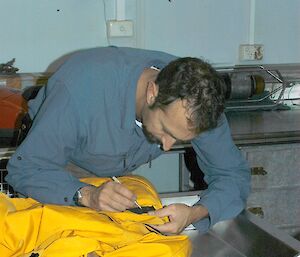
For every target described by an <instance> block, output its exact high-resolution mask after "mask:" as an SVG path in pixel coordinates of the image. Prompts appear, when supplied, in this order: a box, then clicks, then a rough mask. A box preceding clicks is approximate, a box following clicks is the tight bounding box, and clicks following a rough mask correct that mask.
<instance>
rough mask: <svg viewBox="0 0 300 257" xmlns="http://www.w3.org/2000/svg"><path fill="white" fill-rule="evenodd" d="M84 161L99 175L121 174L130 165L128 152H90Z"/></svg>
mask: <svg viewBox="0 0 300 257" xmlns="http://www.w3.org/2000/svg"><path fill="white" fill-rule="evenodd" d="M83 161H84V163H85V166H88V167H87V168H88V169H89V170H91V171H92V172H94V173H96V174H99V175H104V174H107V175H111V174H114V175H117V174H120V175H121V174H122V173H123V172H124V171H126V170H127V167H128V161H127V154H116V155H107V154H93V153H88V154H87V156H86V158H84V160H83Z"/></svg>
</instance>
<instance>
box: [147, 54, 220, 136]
mask: <svg viewBox="0 0 300 257" xmlns="http://www.w3.org/2000/svg"><path fill="white" fill-rule="evenodd" d="M155 83H156V84H157V85H158V87H159V91H158V95H157V97H156V99H155V103H154V104H153V105H152V106H151V108H157V107H159V108H161V109H164V108H166V107H167V106H168V105H169V104H170V103H172V102H173V101H174V100H177V99H181V100H186V108H187V111H188V113H190V115H191V116H190V122H191V123H190V124H191V127H193V128H194V129H195V132H196V133H200V132H202V131H205V130H208V129H212V128H214V127H216V126H217V121H218V118H219V117H220V115H221V113H222V112H223V111H224V102H225V87H224V82H223V80H222V78H221V77H220V76H219V74H218V73H217V72H216V71H215V69H213V68H212V66H211V65H210V64H208V63H207V62H204V61H203V60H201V59H198V58H191V57H185V58H179V59H177V60H175V61H173V62H171V63H170V64H169V65H167V66H166V67H165V68H164V69H162V71H161V72H160V73H159V74H158V76H157V78H156V81H155Z"/></svg>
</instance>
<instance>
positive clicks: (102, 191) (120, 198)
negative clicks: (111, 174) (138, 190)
mask: <svg viewBox="0 0 300 257" xmlns="http://www.w3.org/2000/svg"><path fill="white" fill-rule="evenodd" d="M135 200H136V196H135V194H134V193H133V192H131V191H130V190H129V189H128V188H126V186H124V185H122V184H119V183H117V182H112V181H110V182H107V183H105V184H103V185H101V186H100V187H98V188H97V189H96V191H95V192H94V193H93V203H94V204H93V205H94V206H95V207H96V208H95V209H97V210H105V211H125V210H126V209H129V208H133V207H135V204H134V201H135Z"/></svg>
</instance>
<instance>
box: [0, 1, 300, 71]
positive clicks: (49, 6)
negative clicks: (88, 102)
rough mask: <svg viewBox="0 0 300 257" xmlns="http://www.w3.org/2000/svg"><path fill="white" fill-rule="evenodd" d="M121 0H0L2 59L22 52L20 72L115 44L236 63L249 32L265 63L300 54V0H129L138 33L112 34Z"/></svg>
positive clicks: (41, 68) (128, 14) (128, 16)
mask: <svg viewBox="0 0 300 257" xmlns="http://www.w3.org/2000/svg"><path fill="white" fill-rule="evenodd" d="M116 1H117V0H88V1H82V0H43V1H41V0H26V1H25V0H0V22H1V34H0V35H1V36H0V63H4V62H7V61H9V60H10V59H12V58H13V57H15V58H16V63H15V66H16V67H18V68H20V72H41V71H45V70H46V69H47V67H48V66H49V65H50V64H51V63H52V62H53V61H55V60H56V59H57V58H60V57H61V56H63V55H65V54H68V53H70V52H72V51H75V50H78V49H83V48H89V47H96V46H106V45H108V44H114V45H119V46H132V47H135V46H137V47H141V48H147V49H157V50H164V51H167V52H171V53H173V54H176V55H179V56H186V55H192V56H198V57H204V58H205V59H207V60H209V61H210V62H211V63H214V64H220V65H223V64H229V65H232V64H238V63H239V59H238V47H239V44H242V43H248V42H249V38H250V32H249V29H250V24H249V21H250V17H251V16H250V6H251V3H253V2H254V3H255V12H254V13H252V14H253V15H254V16H253V17H254V18H255V22H254V24H252V25H253V26H254V32H253V35H251V37H252V39H253V40H254V42H255V43H262V44H264V46H265V55H264V57H265V58H264V60H263V61H262V62H263V63H289V62H300V47H299V46H300V30H299V28H300V15H299V13H300V0H285V1H282V0H227V1H224V0H172V1H171V2H169V1H168V0H125V7H126V8H125V11H126V12H125V17H126V19H131V20H133V21H134V30H135V33H134V36H133V37H132V38H119V39H118V38H111V39H107V37H106V26H105V20H107V19H114V18H115V17H116V16H115V8H116Z"/></svg>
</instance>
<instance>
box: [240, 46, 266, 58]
mask: <svg viewBox="0 0 300 257" xmlns="http://www.w3.org/2000/svg"><path fill="white" fill-rule="evenodd" d="M263 56H264V46H263V45H261V44H248V45H247V44H245V45H240V49H239V57H240V60H241V61H260V60H262V59H263Z"/></svg>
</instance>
